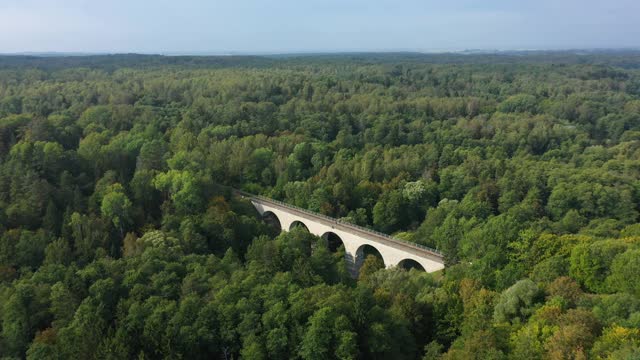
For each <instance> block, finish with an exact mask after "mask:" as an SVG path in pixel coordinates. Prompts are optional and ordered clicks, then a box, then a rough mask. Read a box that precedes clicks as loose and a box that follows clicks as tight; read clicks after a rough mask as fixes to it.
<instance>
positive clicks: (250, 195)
mask: <svg viewBox="0 0 640 360" xmlns="http://www.w3.org/2000/svg"><path fill="white" fill-rule="evenodd" d="M234 191H235V192H236V193H238V194H240V195H242V196H244V197H248V198H255V199H260V200H262V201H265V202H267V203H274V204H278V205H280V206H282V207H284V208H289V209H292V210H296V211H300V212H303V213H305V214H308V215H311V216H315V217H319V218H322V219H324V220H327V221H330V222H333V223H336V224H340V225H343V226H345V227H350V228H354V229H356V230H359V231H363V232H366V233H372V234H375V235H377V236H380V237H383V238H385V239H387V240H389V241H392V242H397V243H400V244H403V245H408V246H411V247H415V248H418V249H420V250H426V251H428V252H431V253H433V254H434V255H437V256H439V257H444V254H443V253H442V252H441V251H439V250H437V249H434V248H430V247H428V246H425V245H422V244H416V243H414V242H411V241H407V240H402V239H398V238H397V237H394V236H391V235H388V234H385V233H381V232H380V231H376V230H372V229H369V228H366V227H364V226H360V225H356V224H353V223H350V222H348V221H344V220H340V219H335V218H332V217H330V216H327V215H323V214H319V213H316V212H313V211H311V210H307V209H305V208H301V207H299V206H295V205H290V204H287V203H285V202H283V201H280V200H275V199H271V198H268V197H266V196H262V195H255V194H251V193H248V192H246V191H242V190H237V189H234Z"/></svg>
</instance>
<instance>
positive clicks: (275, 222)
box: [262, 211, 282, 232]
mask: <svg viewBox="0 0 640 360" xmlns="http://www.w3.org/2000/svg"><path fill="white" fill-rule="evenodd" d="M262 221H264V222H265V223H267V225H269V226H271V227H273V228H275V229H277V230H278V232H280V231H282V223H281V222H280V219H278V215H276V214H274V213H273V212H271V211H265V212H264V213H262Z"/></svg>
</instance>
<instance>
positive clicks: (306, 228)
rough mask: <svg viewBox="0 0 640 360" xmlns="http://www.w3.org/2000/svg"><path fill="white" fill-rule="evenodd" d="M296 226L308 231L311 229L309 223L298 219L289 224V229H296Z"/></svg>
mask: <svg viewBox="0 0 640 360" xmlns="http://www.w3.org/2000/svg"><path fill="white" fill-rule="evenodd" d="M296 227H301V228H302V229H304V230H305V231H307V232H308V231H309V228H308V227H307V225H305V224H304V223H303V222H302V221H298V220H296V221H294V222H292V223H291V225H290V226H289V231H291V230H293V229H295V228H296Z"/></svg>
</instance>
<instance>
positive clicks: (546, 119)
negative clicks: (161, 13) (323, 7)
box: [0, 52, 640, 359]
mask: <svg viewBox="0 0 640 360" xmlns="http://www.w3.org/2000/svg"><path fill="white" fill-rule="evenodd" d="M638 69H640V54H638V53H635V52H616V53H604V52H594V53H588V54H573V53H535V52H533V53H528V52H525V53H513V54H490V55H481V54H472V55H456V54H441V55H420V54H346V55H306V56H289V57H279V56H270V57H242V56H239V57H160V56H145V55H117V56H90V57H49V58H44V57H41V58H39V57H22V56H15V57H14V56H8V57H0V357H1V358H7V359H14V358H28V359H92V358H99V359H124V358H140V359H142V358H153V359H155V358H171V359H179V358H188V359H200V358H201V359H209V358H222V359H283V358H296V359H297V358H299V359H333V358H339V359H438V358H441V359H586V358H589V359H637V358H638V357H640V276H639V274H640V225H639V224H638V217H639V214H640V70H638ZM232 187H235V188H239V189H243V190H245V191H248V192H252V193H256V194H261V195H265V196H269V197H272V198H274V199H278V200H282V201H285V202H287V203H290V204H292V205H296V206H300V207H303V208H307V209H310V210H313V211H316V212H319V213H321V214H325V215H329V216H332V217H335V218H340V219H343V220H345V221H349V222H352V223H354V224H357V225H361V226H366V227H369V228H372V229H375V230H378V231H382V232H386V233H389V234H394V235H396V236H398V237H400V238H402V239H405V240H407V241H412V242H416V243H419V244H423V245H427V246H431V247H434V248H438V249H439V250H442V251H443V252H444V253H445V254H446V263H447V267H446V269H445V270H444V271H443V272H442V273H436V274H426V273H424V272H420V271H417V270H415V269H412V270H410V271H407V270H404V269H397V268H391V269H384V263H383V262H382V261H381V259H379V258H377V257H375V256H373V255H372V256H369V257H367V259H366V261H365V262H364V264H363V265H362V267H361V268H360V272H359V276H358V278H357V279H352V278H351V277H350V276H349V273H348V271H347V268H346V263H345V261H344V249H337V251H333V250H335V249H331V247H329V246H328V244H327V241H326V239H322V238H318V237H315V236H314V235H311V234H309V233H308V232H305V231H304V230H303V229H300V228H298V229H295V230H293V231H291V232H284V233H280V232H279V231H278V229H274V228H273V227H271V226H270V225H269V224H268V223H267V222H263V221H262V219H260V218H259V216H258V214H257V213H256V211H255V210H254V209H253V208H252V206H251V204H249V203H248V202H246V201H245V200H242V199H240V198H238V197H235V196H233V195H232V192H231V191H230V189H231V188H232Z"/></svg>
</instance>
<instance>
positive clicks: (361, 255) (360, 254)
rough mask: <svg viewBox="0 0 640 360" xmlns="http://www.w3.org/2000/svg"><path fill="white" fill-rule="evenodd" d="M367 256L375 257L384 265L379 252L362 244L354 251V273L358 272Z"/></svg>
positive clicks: (370, 246)
mask: <svg viewBox="0 0 640 360" xmlns="http://www.w3.org/2000/svg"><path fill="white" fill-rule="evenodd" d="M369 255H372V256H375V257H377V258H378V259H380V261H382V263H383V264H384V258H383V257H382V254H381V253H380V251H379V250H378V249H376V248H375V247H373V246H372V245H369V244H364V245H360V247H359V248H358V250H356V259H355V266H356V271H358V272H359V271H360V267H361V266H362V264H363V263H364V260H365V259H366V258H367V257H368V256H369ZM384 265H385V267H386V266H387V264H384Z"/></svg>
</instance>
